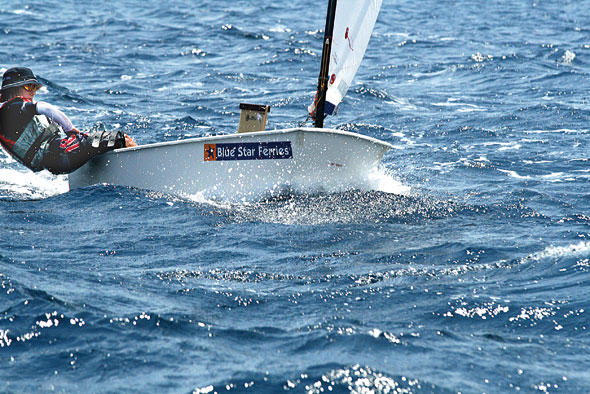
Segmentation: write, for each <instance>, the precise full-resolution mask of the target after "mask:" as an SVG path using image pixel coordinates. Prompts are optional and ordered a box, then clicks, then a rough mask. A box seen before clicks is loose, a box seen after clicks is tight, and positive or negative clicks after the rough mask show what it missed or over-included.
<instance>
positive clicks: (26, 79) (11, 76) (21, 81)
mask: <svg viewBox="0 0 590 394" xmlns="http://www.w3.org/2000/svg"><path fill="white" fill-rule="evenodd" d="M25 85H38V86H43V84H42V83H41V82H39V81H38V80H37V77H36V76H35V74H33V71H32V70H31V69H30V68H26V67H14V68H10V69H8V70H6V71H5V72H4V75H3V76H2V89H0V90H5V89H10V88H16V87H18V86H25Z"/></svg>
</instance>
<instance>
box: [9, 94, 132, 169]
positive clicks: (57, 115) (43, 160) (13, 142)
mask: <svg viewBox="0 0 590 394" xmlns="http://www.w3.org/2000/svg"><path fill="white" fill-rule="evenodd" d="M62 132H65V134H66V137H65V138H64V137H63V134H62ZM0 143H1V144H2V146H3V147H4V149H6V150H7V151H8V152H9V153H10V154H11V155H12V156H13V157H14V158H15V159H16V160H18V161H19V162H20V163H22V164H24V165H25V166H27V167H29V168H30V169H31V170H33V171H35V172H37V171H41V170H43V169H46V170H49V171H50V172H52V173H53V174H67V173H70V172H72V171H74V170H76V169H78V168H79V167H81V166H82V165H83V164H84V163H86V162H87V161H88V160H90V159H91V158H92V157H94V156H96V155H98V154H101V153H104V152H106V151H109V150H113V149H117V148H122V147H124V146H125V136H124V134H123V133H122V132H107V131H97V132H94V133H93V134H91V135H88V134H86V133H80V132H78V131H77V130H76V129H75V128H74V126H73V125H72V122H70V120H69V119H68V117H67V116H66V115H64V114H63V112H61V111H60V110H59V109H57V108H56V107H54V106H52V105H50V104H47V103H44V102H37V103H34V102H32V101H31V100H28V99H26V98H23V97H16V98H14V99H12V100H9V101H6V102H4V103H2V105H1V106H0Z"/></svg>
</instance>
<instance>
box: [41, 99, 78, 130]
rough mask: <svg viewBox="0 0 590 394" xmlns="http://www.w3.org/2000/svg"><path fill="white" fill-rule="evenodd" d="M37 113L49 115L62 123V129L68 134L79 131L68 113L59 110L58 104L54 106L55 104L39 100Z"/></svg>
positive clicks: (58, 122) (54, 120)
mask: <svg viewBox="0 0 590 394" xmlns="http://www.w3.org/2000/svg"><path fill="white" fill-rule="evenodd" d="M37 113H38V114H39V115H45V116H47V117H48V118H49V119H51V120H52V121H53V122H55V123H57V124H58V125H60V126H61V128H62V130H63V131H64V132H65V133H66V134H71V133H72V132H74V133H79V131H78V130H77V129H76V128H75V127H74V125H73V124H72V121H71V120H70V119H69V118H68V117H67V116H66V114H64V113H63V112H61V111H60V110H59V108H57V107H56V106H53V105H51V104H49V103H46V102H44V101H38V102H37Z"/></svg>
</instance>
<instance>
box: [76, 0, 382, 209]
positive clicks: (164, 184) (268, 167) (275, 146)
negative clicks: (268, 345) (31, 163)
mask: <svg viewBox="0 0 590 394" xmlns="http://www.w3.org/2000/svg"><path fill="white" fill-rule="evenodd" d="M380 7H381V0H329V5H328V13H327V18H326V29H325V32H324V46H323V51H322V62H321V71H320V76H319V78H318V90H317V93H316V96H315V100H314V102H313V104H312V105H311V106H310V107H309V112H310V114H311V115H312V117H313V118H314V120H315V128H293V129H281V130H272V131H264V126H265V124H266V116H267V113H268V111H269V109H270V108H269V107H267V106H257V105H249V104H241V105H240V108H241V109H242V116H241V118H240V125H239V128H238V133H236V134H228V135H217V136H210V137H202V138H191V139H186V140H180V141H171V142H163V143H155V144H147V145H142V146H138V147H132V148H123V149H118V150H115V151H112V152H108V153H106V154H104V155H101V156H97V157H95V158H93V159H92V160H90V161H89V162H88V163H86V164H85V165H84V166H82V167H81V168H80V169H78V170H77V171H75V172H73V173H72V174H70V175H69V184H70V190H73V189H75V188H80V187H85V186H90V185H95V184H104V183H107V184H113V185H121V186H130V187H137V188H141V189H148V190H152V191H157V192H164V193H171V194H179V195H196V194H199V193H202V194H203V195H204V196H206V197H218V198H224V199H225V198H229V199H231V198H234V197H239V198H244V197H247V196H249V195H260V194H261V193H278V192H281V191H283V190H285V189H303V190H322V189H324V190H326V189H327V190H334V189H342V188H349V187H359V186H360V185H363V184H365V183H366V180H367V177H368V175H369V173H370V172H371V171H372V170H374V169H375V168H376V166H377V165H378V164H379V162H380V160H381V158H382V157H383V155H384V154H385V152H387V151H388V150H389V149H391V147H392V146H391V145H390V144H388V143H386V142H383V141H380V140H377V139H375V138H370V137H367V136H363V135H360V134H356V133H351V132H346V131H341V130H332V129H325V128H323V124H324V117H325V115H326V114H332V113H333V112H334V110H335V108H336V107H337V106H338V104H339V103H340V102H341V100H342V98H343V97H344V95H345V94H346V92H347V90H348V87H349V86H350V84H351V82H352V79H353V78H354V75H355V74H356V71H357V69H358V67H359V65H360V63H361V61H362V58H363V56H364V52H365V49H366V47H367V45H368V42H369V38H370V36H371V32H372V31H373V27H374V25H375V21H376V19H377V15H378V13H379V9H380ZM180 158H182V160H180Z"/></svg>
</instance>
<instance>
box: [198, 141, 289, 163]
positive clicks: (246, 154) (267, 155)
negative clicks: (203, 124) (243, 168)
mask: <svg viewBox="0 0 590 394" xmlns="http://www.w3.org/2000/svg"><path fill="white" fill-rule="evenodd" d="M203 158H204V160H205V161H224V160H277V159H292V158H293V150H292V149H291V142H290V141H276V142H241V143H231V144H223V143H221V144H205V151H204V156H203Z"/></svg>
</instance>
